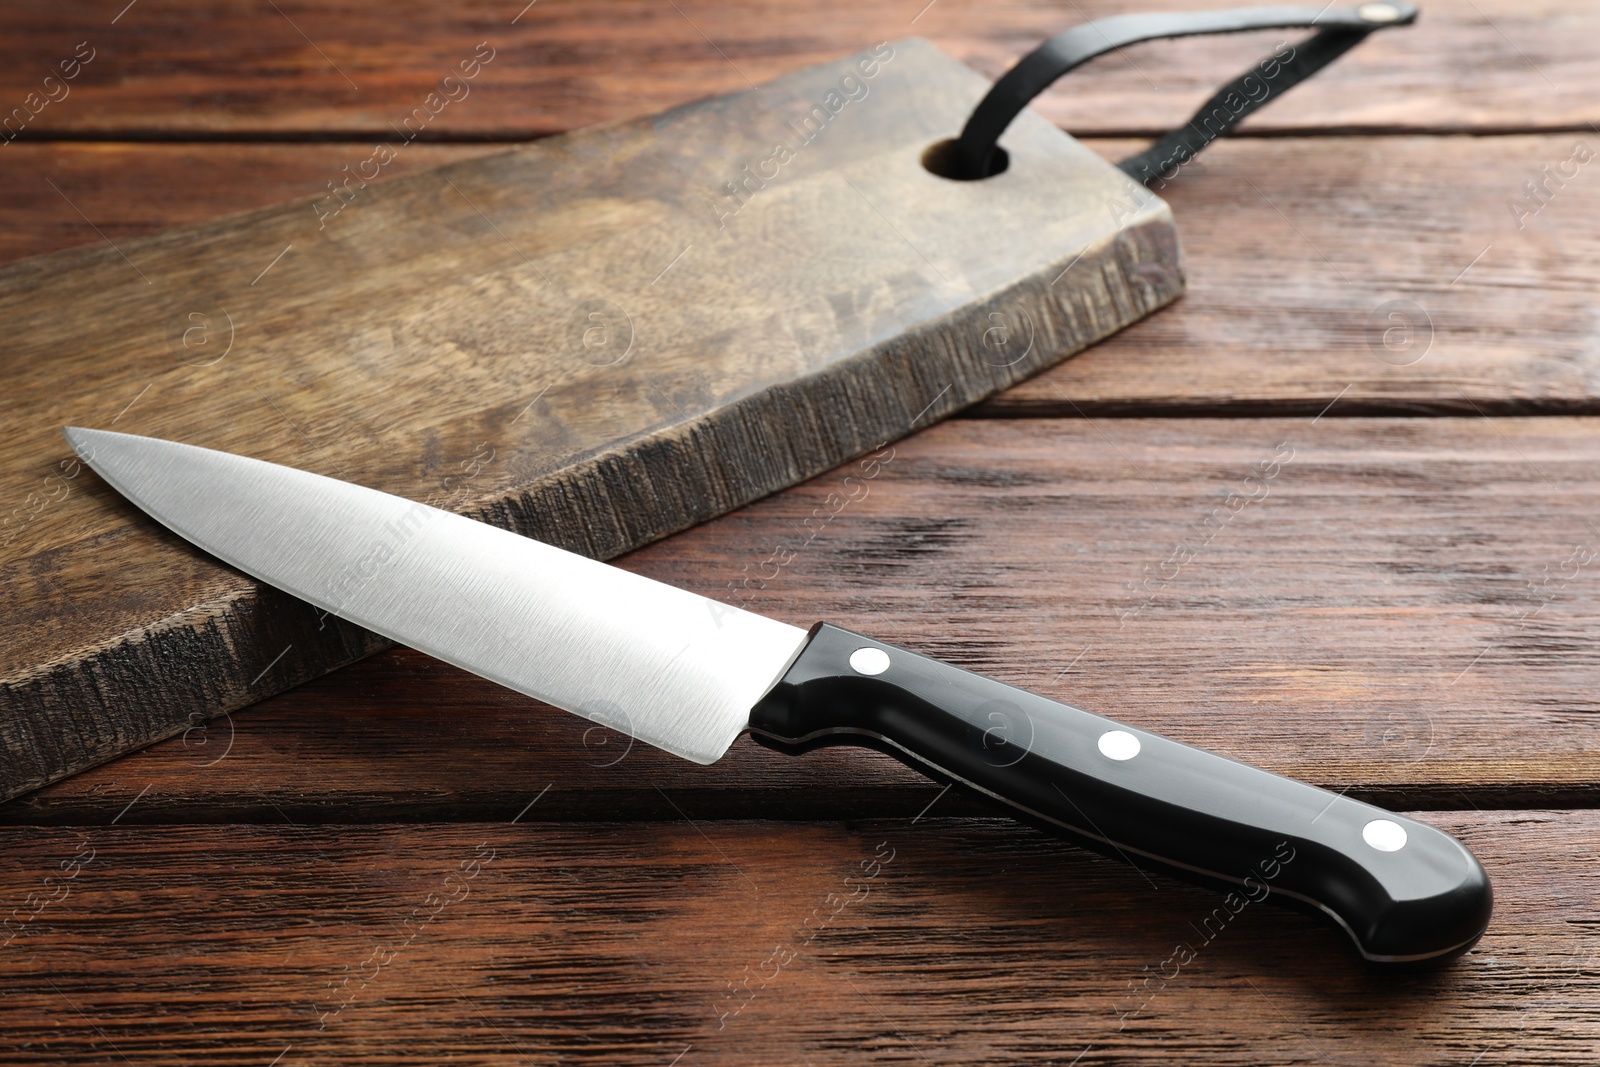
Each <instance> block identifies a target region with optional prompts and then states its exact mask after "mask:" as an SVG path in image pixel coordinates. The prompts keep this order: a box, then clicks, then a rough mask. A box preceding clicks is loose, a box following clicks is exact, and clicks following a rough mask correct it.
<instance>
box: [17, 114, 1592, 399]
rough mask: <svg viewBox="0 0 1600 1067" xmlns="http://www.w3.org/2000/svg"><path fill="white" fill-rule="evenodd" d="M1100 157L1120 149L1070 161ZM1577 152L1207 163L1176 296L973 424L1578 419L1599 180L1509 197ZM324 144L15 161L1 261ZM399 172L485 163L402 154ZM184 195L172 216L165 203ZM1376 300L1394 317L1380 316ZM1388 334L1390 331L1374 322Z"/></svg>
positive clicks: (1218, 157)
mask: <svg viewBox="0 0 1600 1067" xmlns="http://www.w3.org/2000/svg"><path fill="white" fill-rule="evenodd" d="M1086 143H1087V144H1088V145H1089V146H1090V147H1091V148H1093V149H1095V150H1096V151H1097V152H1099V153H1100V154H1101V155H1103V156H1105V157H1106V158H1107V159H1120V158H1122V157H1124V156H1126V155H1129V154H1130V153H1131V152H1133V150H1134V149H1135V148H1136V147H1138V144H1139V142H1136V141H1126V140H1104V139H1096V140H1091V141H1088V142H1086ZM1580 143H1581V144H1586V145H1588V146H1590V147H1591V148H1594V149H1595V150H1597V151H1600V136H1596V135H1594V134H1588V135H1584V134H1542V135H1538V136H1527V137H1520V136H1504V137H1494V138H1476V139H1468V138H1454V137H1410V136H1404V137H1381V138H1380V137H1317V138H1308V137H1285V138H1273V139H1266V140H1248V139H1246V140H1231V141H1223V142H1222V143H1220V144H1217V145H1214V146H1212V147H1211V148H1209V149H1208V150H1207V151H1206V153H1205V155H1203V156H1202V157H1200V159H1199V160H1198V161H1196V162H1195V163H1194V164H1192V165H1191V166H1190V167H1189V168H1187V169H1185V170H1184V171H1182V172H1181V175H1180V177H1178V178H1177V179H1175V180H1173V181H1171V182H1170V183H1168V185H1167V187H1166V188H1165V189H1163V190H1161V196H1162V198H1163V199H1165V200H1166V201H1167V202H1168V203H1169V204H1170V205H1171V206H1172V209H1173V211H1174V213H1175V215H1176V217H1177V219H1178V226H1179V230H1180V234H1181V237H1182V239H1183V242H1184V256H1185V272H1186V274H1187V277H1188V296H1187V297H1186V298H1185V299H1184V300H1183V301H1182V302H1181V303H1180V304H1178V305H1177V306H1174V307H1172V308H1169V309H1167V310H1166V311H1164V312H1162V313H1161V314H1159V315H1155V316H1152V317H1151V318H1149V319H1147V320H1145V321H1144V322H1141V323H1138V324H1136V325H1135V326H1133V327H1132V328H1130V329H1127V330H1124V331H1122V332H1121V333H1119V334H1117V335H1116V336H1114V337H1111V338H1109V339H1107V340H1106V341H1104V342H1102V343H1101V344H1099V345H1096V346H1095V347H1094V348H1092V349H1090V350H1089V351H1087V352H1085V353H1084V354H1083V355H1081V356H1079V357H1077V358H1075V359H1072V360H1070V361H1068V362H1066V363H1064V364H1061V365H1060V366H1058V367H1056V368H1053V369H1051V370H1049V371H1047V372H1045V373H1043V374H1040V375H1039V376H1038V377H1036V378H1033V379H1031V380H1029V381H1027V382H1025V383H1023V384H1022V385H1019V386H1017V387H1016V388H1014V389H1011V390H1008V391H1007V392H1006V393H1004V394H1003V395H1000V396H997V397H995V398H994V399H993V400H990V401H988V402H986V403H985V404H983V405H982V406H981V407H980V408H979V413H981V414H993V415H1033V416H1039V415H1042V416H1062V415H1064V416H1078V415H1083V414H1094V415H1102V414H1115V415H1125V414H1143V413H1152V412H1160V413H1170V414H1218V413H1231V414H1272V413H1279V414H1282V413H1303V414H1309V415H1315V414H1317V413H1318V412H1320V411H1321V410H1322V409H1323V408H1325V407H1327V405H1328V403H1329V402H1330V401H1332V400H1333V399H1334V398H1335V397H1339V398H1340V399H1339V405H1338V407H1337V408H1336V409H1335V413H1336V414H1351V413H1365V414H1415V413H1422V412H1436V413H1437V412H1444V413H1451V414H1467V415H1473V414H1478V413H1480V412H1481V413H1497V414H1522V413H1528V414H1538V413H1548V414H1583V413H1592V412H1594V411H1596V410H1597V408H1600V350H1597V349H1596V347H1595V345H1594V344H1593V337H1592V334H1593V322H1592V315H1593V311H1592V307H1591V295H1592V293H1593V292H1594V291H1595V290H1596V288H1600V234H1597V233H1596V231H1595V229H1594V227H1592V226H1587V225H1584V222H1585V221H1586V220H1587V219H1590V218H1592V217H1594V215H1595V214H1596V213H1597V212H1600V182H1595V181H1590V180H1588V176H1589V172H1588V170H1587V168H1586V167H1585V168H1584V169H1581V170H1580V171H1579V172H1578V173H1579V176H1578V177H1577V178H1575V179H1573V180H1570V181H1567V182H1564V183H1563V184H1562V185H1561V186H1560V187H1559V188H1557V187H1556V186H1555V184H1554V183H1551V184H1550V186H1549V188H1550V195H1549V196H1548V198H1547V201H1545V202H1541V201H1538V200H1530V199H1529V198H1528V196H1527V194H1526V192H1525V191H1524V190H1523V184H1524V183H1525V182H1527V181H1530V180H1535V179H1537V180H1539V181H1544V180H1546V179H1545V178H1544V175H1543V173H1542V170H1541V168H1543V167H1547V166H1550V167H1554V166H1558V165H1560V164H1561V163H1562V162H1563V161H1565V160H1567V159H1568V158H1569V157H1570V156H1571V155H1572V152H1573V148H1574V145H1576V144H1580ZM348 151H349V149H348V147H347V146H344V145H238V144H230V145H208V144H200V145H194V144H186V145H136V144H126V143H122V144H103V145H100V144H97V145H83V144H50V145H44V144H40V145H28V144H23V143H21V142H18V143H17V144H15V145H13V146H11V147H10V148H7V149H6V152H7V153H8V157H7V160H6V162H7V163H8V166H7V167H5V168H0V254H4V255H5V256H7V257H8V258H10V257H20V256H25V255H31V254H37V253H40V252H46V251H51V250H53V249H55V248H58V247H61V246H63V245H71V244H82V243H87V242H98V241H100V238H99V237H98V236H97V235H96V233H95V230H94V229H93V228H91V226H90V225H89V223H88V222H86V221H85V220H84V218H83V216H81V215H79V214H78V213H77V212H76V211H75V210H74V209H73V206H72V204H69V203H68V202H67V200H66V199H64V198H63V197H62V196H61V195H60V193H57V192H56V191H55V190H53V189H51V188H50V186H49V185H48V184H46V183H45V181H44V179H45V178H46V177H48V178H50V179H51V181H53V182H55V183H56V184H57V185H58V186H59V187H60V189H61V192H63V193H66V194H67V196H69V197H70V198H71V200H72V203H73V204H76V205H77V206H78V207H79V208H81V209H82V210H83V213H84V215H87V216H88V217H89V218H90V219H92V220H93V221H94V225H95V226H97V227H99V229H100V230H102V231H104V233H105V234H106V235H107V236H108V237H111V238H112V239H113V240H119V241H120V240H121V239H123V238H124V237H133V236H138V235H143V234H147V233H150V232H153V231H155V230H157V229H160V228H162V227H163V226H165V225H168V224H170V223H173V222H188V221H199V220H201V219H205V218H209V217H212V216H215V215H218V214H222V213H225V212H229V211H239V210H245V209H248V208H255V207H261V206H264V205H266V204H269V203H273V202H276V201H280V200H283V199H286V198H291V197H296V196H312V195H314V194H316V193H317V191H318V190H319V189H321V188H322V183H323V182H325V181H326V180H327V176H328V175H329V174H330V173H333V172H334V171H337V170H338V168H339V167H340V166H341V165H342V164H343V163H344V162H345V161H346V158H347V154H348ZM414 151H415V155H409V154H408V155H407V156H404V157H402V158H401V159H399V160H397V161H396V164H395V165H396V166H403V167H417V166H424V165H435V164H438V163H442V162H447V161H449V160H452V159H463V158H469V157H471V156H475V155H481V154H483V153H485V152H489V151H493V149H491V148H486V147H485V146H482V145H416V146H414ZM175 186H180V187H182V188H184V189H185V191H186V195H185V196H184V197H183V198H181V199H180V200H178V201H176V202H174V201H173V199H172V197H171V195H170V190H171V189H172V188H173V187H175ZM1392 301H1399V302H1400V303H1398V304H1394V305H1391V306H1389V307H1387V308H1386V307H1385V306H1386V305H1390V302H1392ZM1391 316H1396V317H1391Z"/></svg>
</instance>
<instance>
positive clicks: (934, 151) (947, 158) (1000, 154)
mask: <svg viewBox="0 0 1600 1067" xmlns="http://www.w3.org/2000/svg"><path fill="white" fill-rule="evenodd" d="M956 159H957V157H956V140H955V138H953V137H947V138H945V139H944V140H942V141H935V142H933V144H931V145H929V146H928V147H927V149H926V150H925V151H924V152H923V153H922V166H923V169H925V170H927V172H928V173H929V174H937V175H938V176H939V177H941V178H949V179H950V180H951V181H956V182H971V181H982V180H983V179H985V178H993V177H994V176H995V175H996V174H1002V173H1004V172H1005V169H1006V167H1008V166H1010V164H1011V157H1010V156H1009V155H1007V154H1006V150H1005V149H1004V148H1001V147H999V146H998V145H996V146H995V149H994V152H993V154H992V155H990V157H989V168H988V173H987V174H972V173H970V172H968V171H966V170H964V169H962V168H961V167H960V166H959V165H957V162H956Z"/></svg>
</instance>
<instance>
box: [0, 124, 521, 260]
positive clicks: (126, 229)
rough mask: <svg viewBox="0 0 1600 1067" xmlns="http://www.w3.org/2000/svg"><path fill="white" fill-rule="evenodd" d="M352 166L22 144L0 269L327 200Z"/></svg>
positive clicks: (311, 150)
mask: <svg viewBox="0 0 1600 1067" xmlns="http://www.w3.org/2000/svg"><path fill="white" fill-rule="evenodd" d="M497 151H502V149H499V148H496V147H494V146H492V145H433V144H413V145H411V146H409V147H408V148H407V149H406V151H405V152H403V153H400V154H398V155H397V156H396V157H395V159H394V160H393V161H392V162H391V163H389V164H388V165H387V166H386V167H385V168H384V169H385V171H386V172H392V174H391V175H390V176H391V177H398V176H399V175H401V174H405V173H409V172H412V171H417V170H421V169H424V168H426V167H433V166H439V165H441V164H444V163H452V162H455V163H459V162H461V161H463V160H467V159H471V158H473V157H475V156H481V155H486V154H489V153H492V152H497ZM356 155H357V156H360V157H361V158H365V157H364V156H361V154H360V153H356ZM351 157H352V151H351V146H350V145H348V144H267V145H258V144H129V143H125V142H124V143H100V144H73V143H38V144H28V143H24V142H21V141H18V142H17V143H15V144H12V145H9V146H7V147H6V149H5V157H4V164H5V165H4V166H0V261H3V262H9V261H11V260H14V259H22V258H24V257H25V256H36V255H43V254H44V253H47V252H58V251H61V250H62V249H66V248H72V247H75V246H79V245H84V246H88V245H101V246H102V247H104V245H105V241H106V240H107V239H109V240H112V241H116V242H118V243H119V244H121V243H123V242H124V241H126V240H127V239H128V238H131V237H143V236H145V235H147V234H153V233H158V232H159V231H161V230H166V229H170V228H171V227H173V226H182V225H186V224H189V223H203V222H212V221H214V220H216V219H218V218H220V217H221V216H223V215H232V214H235V213H237V212H241V211H250V210H253V209H256V208H264V207H268V206H270V205H272V204H281V203H283V202H284V201H287V200H303V199H307V198H310V197H314V196H317V195H319V194H325V193H326V192H327V182H328V181H329V179H330V178H332V177H333V176H334V175H336V174H340V168H342V167H344V166H346V165H347V164H349V163H350V162H351ZM52 186H53V188H52Z"/></svg>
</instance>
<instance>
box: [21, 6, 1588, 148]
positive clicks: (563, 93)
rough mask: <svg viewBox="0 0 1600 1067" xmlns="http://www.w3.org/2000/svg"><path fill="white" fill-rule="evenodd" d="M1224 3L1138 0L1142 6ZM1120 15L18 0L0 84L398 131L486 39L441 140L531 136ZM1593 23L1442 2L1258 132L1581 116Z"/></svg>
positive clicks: (1131, 92) (1218, 66)
mask: <svg viewBox="0 0 1600 1067" xmlns="http://www.w3.org/2000/svg"><path fill="white" fill-rule="evenodd" d="M1217 6H1218V5H1217V4H1216V3H1214V2H1210V0H1178V2H1173V0H1144V2H1142V3H1140V4H1137V5H1134V6H1133V7H1132V8H1131V10H1138V11H1144V10H1173V9H1189V10H1195V9H1207V8H1215V7H1217ZM1129 10H1130V7H1129V5H1127V4H1122V3H1114V2H1112V0H1093V2H1091V0H1083V2H1081V3H1075V4H1072V5H1068V6H1063V5H1061V4H1057V3H1052V2H1049V0H1001V2H996V3H987V4H983V5H980V6H974V5H967V4H958V3H950V2H944V3H936V4H932V5H928V4H926V3H925V0H920V2H919V0H909V2H903V3H894V4H852V3H844V2H839V0H828V2H825V3H820V4H805V5H795V4H788V3H784V2H782V0H763V2H757V3H742V4H728V3H720V2H714V0H683V2H680V3H673V4H659V3H653V2H650V0H604V2H595V0H540V2H539V3H537V4H533V5H531V6H527V7H524V5H523V4H520V3H516V2H515V0H510V2H506V0H495V2H490V0H472V2H469V3H464V4H451V5H447V6H433V7H429V6H411V7H408V8H406V9H405V10H404V12H403V13H401V12H397V11H394V10H391V9H389V8H384V7H379V6H374V5H371V4H366V3H358V2H343V3H336V4H317V3H310V2H306V0H299V2H287V0H286V2H284V3H279V4H275V5H261V4H255V3H249V2H245V0H221V2H217V0H206V2H199V0H184V2H181V3H163V4H151V3H141V4H138V5H137V6H135V7H134V8H132V9H131V10H129V11H128V12H126V13H125V14H124V15H122V17H120V18H119V19H117V21H116V22H115V24H114V25H113V24H112V22H111V16H112V15H114V14H115V12H111V13H109V14H108V13H107V11H106V9H105V6H104V5H99V4H88V3H82V2H78V3H64V4H51V5H48V6H42V7H41V6H34V7H27V6H23V5H17V6H15V7H14V8H13V9H11V10H10V11H8V12H7V13H6V15H5V19H4V22H3V23H0V25H3V27H4V30H5V32H4V33H3V34H0V57H3V61H0V71H3V72H4V73H3V74H0V101H4V102H5V107H7V108H11V107H15V106H21V105H23V104H24V102H25V101H26V100H27V94H29V93H38V92H40V91H41V89H42V88H43V85H42V79H43V78H44V77H45V76H46V75H48V74H50V73H51V72H52V70H54V69H55V68H56V65H57V64H58V63H60V62H62V61H66V60H70V59H71V57H72V56H73V55H74V53H75V51H77V50H78V45H79V44H80V43H83V44H85V45H86V47H87V48H88V49H92V50H93V54H94V58H93V59H92V60H91V61H90V62H89V63H88V65H86V66H83V67H82V69H81V72H80V73H79V74H78V76H77V77H76V78H75V79H74V80H73V81H71V82H68V83H66V88H67V91H68V93H67V95H66V96H65V97H64V98H63V99H61V100H60V101H59V102H58V103H48V104H46V105H44V106H42V107H40V106H39V105H37V104H35V105H32V107H31V109H30V110H37V112H38V113H37V115H33V116H31V117H28V120H27V121H28V125H27V127H26V128H25V129H23V131H22V134H23V136H24V137H35V136H42V137H61V136H86V137H113V138H120V137H128V136H139V137H166V138H171V137H185V138H191V137H205V136H213V137H225V138H237V137H240V136H275V137H302V138H303V137H308V136H309V137H324V138H325V137H328V136H330V135H332V136H343V137H349V138H369V137H374V136H377V137H387V136H388V130H389V125H390V123H393V122H398V121H400V120H401V118H402V117H403V116H404V115H406V114H408V113H409V112H410V111H411V110H412V109H413V108H415V107H416V106H417V105H418V104H419V103H420V102H421V101H422V100H423V99H424V98H425V97H426V95H427V94H428V93H429V92H430V91H432V90H433V89H434V88H435V85H436V83H437V82H438V81H439V79H440V78H442V77H444V76H445V75H447V74H449V73H450V72H451V71H452V70H453V69H454V68H455V67H456V66H457V64H458V63H459V62H460V61H461V60H463V59H464V58H467V57H470V56H471V55H472V54H473V52H474V50H475V49H476V48H477V47H478V46H479V45H480V44H481V43H487V44H488V45H489V47H490V48H492V49H494V50H495V58H494V59H493V61H492V64H491V65H490V67H489V68H488V69H487V70H486V71H485V72H484V77H483V78H481V79H480V80H479V81H477V82H476V83H475V84H474V85H473V87H472V90H471V93H470V94H469V95H468V96H467V97H465V98H464V99H462V100H461V101H460V102H459V104H455V103H452V104H451V105H450V106H449V107H448V108H446V109H444V110H443V111H442V112H441V113H440V114H439V115H438V117H437V119H436V120H435V121H433V122H431V123H430V124H429V125H430V129H429V131H428V136H430V137H436V138H437V137H444V138H471V137H493V138H527V137H535V136H541V135H544V134H549V133H559V132H563V131H566V130H570V129H574V128H577V127H580V126H587V125H590V124H593V123H597V122H609V121H614V120H617V119H625V118H633V117H636V116H639V115H643V114H649V113H652V112H656V111H662V110H665V109H666V108H669V107H674V106H676V105H678V104H681V103H683V102H684V101H686V100H693V99H697V98H700V97H704V96H709V95H713V94H717V93H726V92H733V91H737V90H741V89H745V88H748V87H749V85H750V84H751V82H762V81H765V80H767V79H769V78H773V77H776V76H778V75H780V74H786V73H788V72H790V71H794V70H797V69H800V68H802V67H806V66H809V65H811V64H814V63H819V62H823V61H827V60H832V59H836V58H838V57H839V56H841V55H846V54H849V53H853V52H856V51H858V50H860V49H862V48H867V47H870V46H871V45H873V44H875V43H877V42H879V41H883V40H895V39H898V38H901V37H905V36H908V35H910V34H913V33H915V34H920V35H922V36H924V37H927V38H929V39H931V40H932V41H933V42H934V43H935V44H938V45H940V46H941V47H943V48H945V49H946V50H948V51H949V52H951V53H952V54H953V55H955V56H957V57H958V58H960V59H962V60H963V61H964V62H966V63H968V64H970V65H971V66H973V67H974V68H976V69H977V70H979V71H981V72H982V73H983V74H984V75H986V76H987V77H989V78H990V79H993V78H995V77H998V76H999V74H1000V73H1001V72H1002V71H1004V70H1005V69H1007V68H1008V67H1009V66H1010V65H1011V64H1012V63H1014V62H1015V61H1016V60H1017V59H1018V58H1019V57H1021V56H1022V55H1024V54H1025V53H1027V52H1028V51H1029V50H1031V49H1032V48H1033V47H1034V46H1035V45H1036V44H1038V43H1039V41H1041V40H1042V39H1044V38H1045V37H1048V36H1050V35H1052V34H1055V33H1058V32H1060V31H1061V30H1064V29H1067V28H1068V27H1070V26H1072V25H1075V24H1077V23H1079V22H1082V21H1086V20H1088V19H1092V18H1101V17H1105V16H1108V15H1114V14H1122V13H1126V12H1127V11H1129ZM1294 36H1298V35H1294ZM1597 38H1600V13H1597V12H1596V11H1595V9H1594V8H1593V7H1592V6H1591V5H1585V4H1557V3H1548V2H1546V3H1533V4H1526V3H1517V2H1515V0H1432V2H1430V3H1428V4H1427V5H1425V6H1424V10H1423V16H1422V19H1421V21H1420V23H1419V24H1418V25H1417V26H1416V27H1415V28H1412V29H1409V30H1400V31H1395V32H1389V33H1382V34H1379V35H1377V36H1376V37H1374V38H1373V39H1372V40H1370V41H1367V42H1365V43H1363V44H1362V45H1361V47H1360V48H1358V49H1356V50H1355V51H1354V52H1353V53H1352V54H1350V55H1349V56H1346V57H1345V58H1343V59H1341V60H1340V61H1339V62H1338V63H1337V64H1335V65H1334V66H1333V67H1332V68H1330V69H1329V70H1328V71H1325V72H1323V73H1321V74H1319V75H1318V76H1317V78H1316V79H1315V80H1314V81H1313V82H1311V83H1309V84H1307V85H1305V86H1302V87H1299V88H1296V89H1295V90H1294V91H1293V92H1291V93H1290V94H1288V95H1286V96H1285V97H1284V99H1282V100H1279V101H1275V102H1274V103H1273V104H1272V105H1271V106H1270V107H1268V108H1266V109H1264V110H1263V111H1262V112H1261V113H1260V114H1259V115H1257V116H1252V117H1251V118H1250V119H1249V120H1247V121H1246V123H1245V129H1247V130H1255V131H1259V132H1270V131H1286V130H1288V131H1295V130H1307V129H1320V130H1325V129H1342V130H1351V129H1358V128H1359V129H1368V130H1373V129H1385V130H1393V129H1408V130H1428V131H1433V130H1444V129H1451V130H1480V131H1481V130H1504V129H1519V130H1533V129H1552V128H1553V129H1588V124H1589V123H1591V122H1594V121H1596V120H1597V119H1600V110H1597V105H1596V91H1595V90H1596V87H1597V86H1596V73H1595V68H1594V64H1593V63H1592V62H1591V59H1592V57H1591V55H1590V50H1589V46H1590V42H1592V41H1594V40H1595V39H1597ZM1283 40H1284V35H1282V34H1275V33H1269V34H1252V35H1249V36H1245V37H1239V38H1221V39H1199V40H1191V41H1181V42H1167V43H1156V44H1150V45H1144V46H1140V47H1137V48H1131V49H1126V50H1124V51H1123V52H1122V53H1120V54H1118V55H1116V56H1112V57H1108V58H1105V59H1102V60H1099V61H1097V62H1096V63H1095V64H1094V65H1092V66H1090V67H1088V68H1087V69H1085V70H1082V71H1079V72H1077V73H1075V74H1073V75H1072V76H1071V77H1069V78H1067V79H1065V81H1064V82H1063V84H1062V85H1061V86H1059V87H1057V88H1056V89H1054V90H1052V91H1051V92H1049V93H1047V94H1046V95H1045V96H1044V97H1043V98H1042V99H1041V101H1040V103H1039V104H1038V109H1039V111H1040V112H1041V113H1042V114H1043V115H1044V116H1045V117H1046V118H1048V119H1050V120H1051V121H1052V122H1055V123H1057V124H1059V125H1062V126H1064V127H1065V128H1067V129H1069V130H1071V131H1073V132H1075V133H1080V134H1095V133H1098V134H1107V133H1124V132H1142V133H1154V132H1157V131H1165V130H1168V129H1171V128H1173V127H1176V126H1178V125H1180V124H1181V123H1183V122H1186V121H1187V120H1188V118H1189V116H1190V114H1191V113H1192V112H1193V111H1194V109H1195V108H1197V107H1199V106H1200V104H1201V103H1202V102H1203V101H1204V100H1206V99H1207V98H1208V97H1209V96H1210V95H1211V94H1212V92H1214V91H1215V90H1216V89H1217V87H1218V86H1220V85H1222V84H1224V83H1225V82H1227V81H1228V80H1229V79H1231V78H1233V77H1234V76H1235V75H1237V74H1239V73H1240V72H1242V71H1244V70H1245V69H1247V68H1248V67H1249V66H1250V65H1251V64H1252V63H1253V62H1255V61H1256V60H1258V59H1260V58H1261V57H1262V56H1264V55H1267V54H1269V53H1270V52H1272V51H1273V49H1274V48H1275V46H1276V45H1277V44H1278V43H1279V42H1281V41H1283ZM84 54H89V53H88V52H85V53H84ZM54 92H55V93H56V94H57V95H60V93H61V89H60V88H56V89H54ZM36 99H42V97H39V98H36ZM24 114H25V116H26V115H27V112H25V113H24ZM13 128H16V127H13ZM950 132H951V133H954V130H951V131H950Z"/></svg>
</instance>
